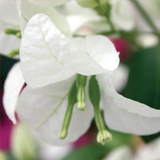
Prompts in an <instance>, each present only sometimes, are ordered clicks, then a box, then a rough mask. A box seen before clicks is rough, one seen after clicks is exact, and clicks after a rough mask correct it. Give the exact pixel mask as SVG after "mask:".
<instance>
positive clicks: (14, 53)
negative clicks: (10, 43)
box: [7, 49, 19, 57]
mask: <svg viewBox="0 0 160 160" xmlns="http://www.w3.org/2000/svg"><path fill="white" fill-rule="evenodd" d="M7 55H8V57H14V56H16V55H19V49H16V50H12V51H9V52H8V53H7Z"/></svg>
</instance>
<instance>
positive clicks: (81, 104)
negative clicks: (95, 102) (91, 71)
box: [76, 74, 87, 111]
mask: <svg viewBox="0 0 160 160" xmlns="http://www.w3.org/2000/svg"><path fill="white" fill-rule="evenodd" d="M76 83H77V90H78V91H77V108H78V109H80V110H82V111H84V110H85V108H86V103H85V100H86V93H85V86H86V84H87V76H83V75H80V74H78V75H77V79H76Z"/></svg>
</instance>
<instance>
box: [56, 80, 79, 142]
mask: <svg viewBox="0 0 160 160" xmlns="http://www.w3.org/2000/svg"><path fill="white" fill-rule="evenodd" d="M76 95H77V86H76V81H75V82H74V83H73V85H72V87H71V89H70V91H69V93H68V106H67V110H66V113H65V116H64V119H63V124H62V129H61V131H60V132H59V135H58V136H59V138H60V139H65V138H66V137H67V135H68V128H69V125H70V122H71V118H72V112H73V106H74V104H75V103H76V102H77V97H76Z"/></svg>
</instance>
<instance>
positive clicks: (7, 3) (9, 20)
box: [0, 0, 20, 55]
mask: <svg viewBox="0 0 160 160" xmlns="http://www.w3.org/2000/svg"><path fill="white" fill-rule="evenodd" d="M5 28H10V29H14V30H19V28H20V21H19V14H18V8H17V4H16V1H13V0H1V1H0V53H1V54H4V55H6V54H7V53H8V52H9V51H10V50H15V49H18V48H19V46H20V39H19V38H17V37H16V36H15V35H7V34H5V33H4V29H5Z"/></svg>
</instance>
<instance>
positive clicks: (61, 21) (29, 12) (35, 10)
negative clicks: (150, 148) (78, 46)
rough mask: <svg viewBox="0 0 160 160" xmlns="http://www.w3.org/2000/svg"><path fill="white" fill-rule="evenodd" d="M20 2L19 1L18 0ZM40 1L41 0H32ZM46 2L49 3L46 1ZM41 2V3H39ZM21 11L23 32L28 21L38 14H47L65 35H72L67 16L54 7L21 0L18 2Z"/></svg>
mask: <svg viewBox="0 0 160 160" xmlns="http://www.w3.org/2000/svg"><path fill="white" fill-rule="evenodd" d="M18 2H19V1H18ZM32 2H35V3H38V2H40V1H38V2H37V1H32ZM44 3H48V0H47V2H45V1H44ZM38 4H39V3H38ZM18 7H19V11H20V14H21V30H22V33H23V31H24V29H25V27H26V25H27V23H28V21H29V20H30V19H31V17H33V16H34V15H36V14H41V13H43V14H46V15H48V16H49V17H50V19H51V21H52V22H53V23H54V24H55V26H56V27H57V28H58V29H59V30H60V31H61V32H62V33H63V34H65V35H67V36H71V32H70V28H69V24H68V22H67V20H66V18H65V17H64V16H63V15H61V14H60V13H58V12H57V11H56V9H54V8H52V7H47V8H46V7H44V6H41V7H40V6H36V5H34V4H32V3H30V2H28V1H21V3H18ZM28 8H29V9H28Z"/></svg>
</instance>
